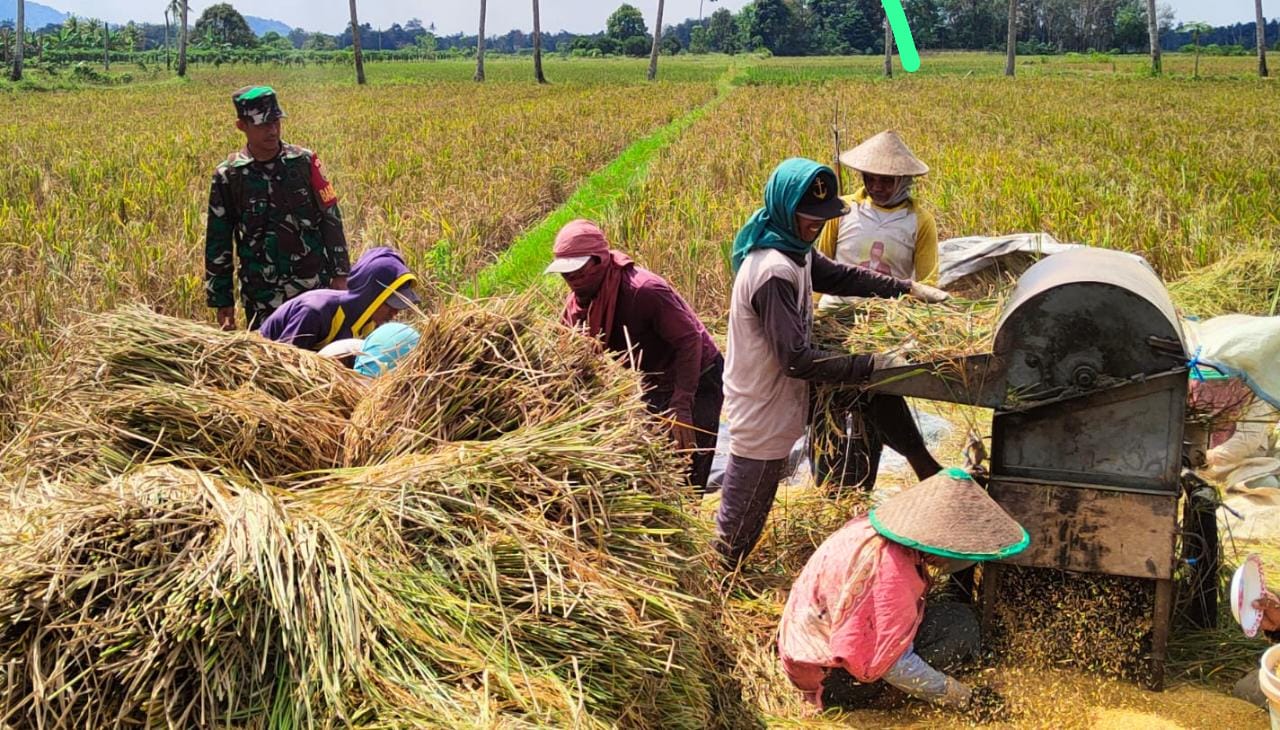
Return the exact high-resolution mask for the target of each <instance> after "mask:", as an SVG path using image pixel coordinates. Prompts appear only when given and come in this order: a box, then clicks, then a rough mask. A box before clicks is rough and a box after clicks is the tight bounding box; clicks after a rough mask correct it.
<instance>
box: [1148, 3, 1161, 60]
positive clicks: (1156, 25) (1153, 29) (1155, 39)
mask: <svg viewBox="0 0 1280 730" xmlns="http://www.w3.org/2000/svg"><path fill="white" fill-rule="evenodd" d="M1147 35H1148V36H1149V38H1150V40H1151V73H1152V74H1154V75H1156V76H1159V75H1160V20H1159V18H1157V17H1156V0H1147Z"/></svg>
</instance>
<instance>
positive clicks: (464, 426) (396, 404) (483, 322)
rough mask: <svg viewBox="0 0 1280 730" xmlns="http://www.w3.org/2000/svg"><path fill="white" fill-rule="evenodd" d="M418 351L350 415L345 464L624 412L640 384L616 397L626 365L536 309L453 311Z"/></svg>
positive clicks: (430, 327)
mask: <svg viewBox="0 0 1280 730" xmlns="http://www.w3.org/2000/svg"><path fill="white" fill-rule="evenodd" d="M418 326H419V328H420V331H421V334H422V342H421V344H420V345H419V346H418V347H417V348H415V349H414V350H413V352H411V353H410V354H409V355H408V356H406V357H405V358H404V359H403V360H402V361H401V362H400V363H399V364H398V365H397V367H396V369H395V370H394V371H392V372H391V373H389V374H388V375H386V376H383V377H381V378H379V379H378V380H377V381H376V383H375V384H374V386H373V388H372V390H371V392H370V393H369V394H368V396H367V397H366V398H365V399H364V400H363V401H362V402H361V403H360V405H359V406H358V407H357V408H356V410H355V413H353V414H352V416H351V428H350V429H349V430H348V432H347V441H346V463H347V464H351V465H355V464H365V463H372V462H374V461H376V460H378V459H384V458H388V457H391V456H394V455H397V454H405V453H411V452H414V451H421V450H424V449H428V448H431V447H433V446H434V445H436V444H440V443H447V442H450V441H484V440H489V439H493V438H497V437H499V436H501V435H502V434H505V433H509V432H511V431H514V430H516V429H518V428H520V427H521V426H523V425H526V424H530V423H545V422H547V421H549V420H552V419H554V418H560V417H564V416H565V415H566V414H571V413H574V412H575V411H576V410H578V409H580V408H583V407H588V406H599V401H600V399H601V398H602V397H603V395H604V394H605V393H609V394H610V395H609V397H610V398H611V399H612V401H611V402H613V403H615V404H618V406H619V407H621V405H622V404H623V403H625V402H630V401H634V400H635V396H636V395H637V394H638V393H639V390H638V386H635V385H634V381H631V380H628V381H627V382H632V383H633V387H632V389H630V390H627V389H625V388H624V389H622V390H617V389H610V388H607V387H604V384H605V383H609V382H617V372H618V371H619V370H620V369H621V366H620V364H619V363H616V362H614V361H613V360H612V358H610V357H608V356H605V355H602V354H601V352H600V349H599V347H598V345H597V344H596V343H595V342H594V341H592V340H590V339H588V338H586V337H583V336H581V335H579V334H576V333H574V332H572V331H571V330H569V329H568V328H565V327H562V326H560V325H559V324H558V323H556V322H555V321H554V320H552V319H549V318H547V317H546V316H545V315H541V314H539V313H538V312H537V310H536V309H535V308H534V307H531V306H529V300H528V298H527V297H524V298H517V299H511V300H502V301H497V302H493V303H491V305H490V306H489V307H488V308H483V309H482V308H474V307H465V306H460V307H452V308H447V309H444V310H442V311H439V312H437V313H435V314H433V315H432V316H430V317H427V318H426V319H425V320H423V321H422V322H420V323H418Z"/></svg>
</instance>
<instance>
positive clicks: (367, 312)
mask: <svg viewBox="0 0 1280 730" xmlns="http://www.w3.org/2000/svg"><path fill="white" fill-rule="evenodd" d="M415 281H417V279H416V277H414V275H413V274H411V273H410V272H409V267H408V266H405V263H404V259H403V258H401V256H400V254H399V253H397V252H396V251H395V250H394V249H391V248H386V247H379V248H372V249H369V250H368V251H366V252H365V254H364V255H363V256H361V257H360V260H359V261H357V262H356V263H355V266H352V267H351V274H350V276H348V277H347V290H346V291H342V290H340V289H315V290H312V291H309V292H305V293H303V294H299V295H298V296H297V297H294V298H293V299H290V300H289V301H287V302H285V303H284V306H282V307H280V308H279V309H277V310H276V311H275V312H274V313H273V314H272V315H271V316H270V317H267V321H266V322H263V323H262V328H261V329H260V330H258V332H259V333H260V334H261V335H262V336H263V337H266V338H267V339H269V340H275V341H276V342H285V343H288V344H291V345H295V346H297V347H301V348H303V349H305V350H320V349H321V348H323V347H324V346H325V345H327V344H329V343H330V342H333V341H334V340H341V339H345V338H348V337H367V336H368V335H369V333H370V332H372V331H373V329H374V324H373V322H371V321H370V318H371V317H372V316H373V313H374V312H375V311H377V310H378V307H380V306H382V304H383V302H385V301H386V300H387V297H389V296H391V294H392V292H394V291H395V290H396V289H398V288H399V287H401V286H404V285H405V284H409V283H412V282H415Z"/></svg>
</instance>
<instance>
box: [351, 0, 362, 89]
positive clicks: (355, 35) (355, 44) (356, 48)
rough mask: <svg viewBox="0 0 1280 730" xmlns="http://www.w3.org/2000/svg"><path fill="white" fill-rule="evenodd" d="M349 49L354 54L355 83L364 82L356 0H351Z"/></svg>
mask: <svg viewBox="0 0 1280 730" xmlns="http://www.w3.org/2000/svg"><path fill="white" fill-rule="evenodd" d="M351 50H352V51H353V52H355V56H356V83H357V84H363V83H364V54H363V53H361V52H360V21H359V20H357V19H356V0H351Z"/></svg>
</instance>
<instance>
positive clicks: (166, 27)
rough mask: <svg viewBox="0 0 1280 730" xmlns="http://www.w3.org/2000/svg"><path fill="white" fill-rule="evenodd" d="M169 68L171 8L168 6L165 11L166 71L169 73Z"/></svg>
mask: <svg viewBox="0 0 1280 730" xmlns="http://www.w3.org/2000/svg"><path fill="white" fill-rule="evenodd" d="M169 68H170V65H169V7H168V6H167V5H166V6H165V9H164V70H166V71H168V70H169Z"/></svg>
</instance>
